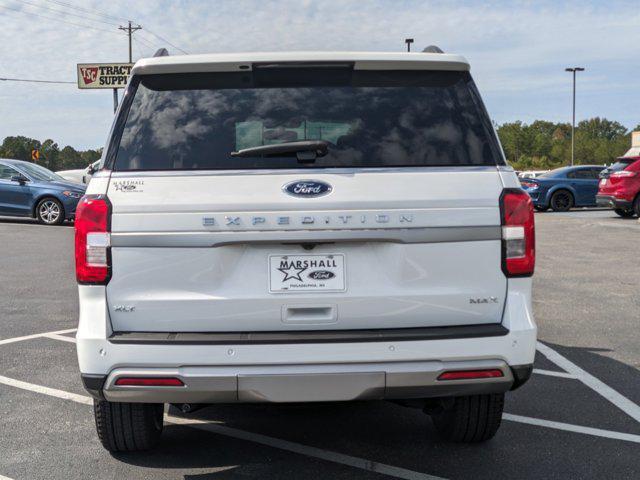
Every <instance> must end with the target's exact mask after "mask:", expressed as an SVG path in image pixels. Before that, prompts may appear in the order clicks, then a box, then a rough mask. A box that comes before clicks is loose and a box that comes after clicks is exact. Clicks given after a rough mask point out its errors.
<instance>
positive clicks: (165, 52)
mask: <svg viewBox="0 0 640 480" xmlns="http://www.w3.org/2000/svg"><path fill="white" fill-rule="evenodd" d="M153 56H154V57H168V56H169V50H167V49H166V48H159V49H158V50H157V51H156V53H154V54H153Z"/></svg>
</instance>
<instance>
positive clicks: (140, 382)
mask: <svg viewBox="0 0 640 480" xmlns="http://www.w3.org/2000/svg"><path fill="white" fill-rule="evenodd" d="M116 385H118V386H123V387H124V386H128V387H184V382H183V381H182V380H180V379H179V378H176V377H120V378H119V379H117V380H116Z"/></svg>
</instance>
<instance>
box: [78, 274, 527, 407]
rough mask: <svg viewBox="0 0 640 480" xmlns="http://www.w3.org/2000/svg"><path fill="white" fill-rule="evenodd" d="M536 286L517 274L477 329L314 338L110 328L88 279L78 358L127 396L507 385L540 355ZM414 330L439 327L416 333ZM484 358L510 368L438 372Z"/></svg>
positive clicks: (98, 291) (486, 363)
mask: <svg viewBox="0 0 640 480" xmlns="http://www.w3.org/2000/svg"><path fill="white" fill-rule="evenodd" d="M530 292H531V278H514V279H509V287H508V293H507V302H506V304H505V308H504V315H503V318H502V324H500V325H496V324H494V325H483V326H481V327H482V328H481V329H480V330H479V331H476V332H473V334H472V335H471V334H470V331H468V329H469V328H471V327H436V328H433V329H429V328H426V329H412V330H414V332H412V335H409V336H407V335H406V330H407V329H399V330H403V331H405V334H403V335H400V334H398V335H394V334H393V332H394V331H393V330H390V331H389V332H387V335H384V336H378V337H376V336H375V335H373V334H372V335H371V336H370V338H367V339H366V340H363V339H359V340H357V339H355V338H353V337H352V336H353V335H354V332H353V331H351V332H346V331H343V332H337V333H339V334H341V335H346V337H344V338H341V339H338V338H329V339H327V338H326V337H332V335H333V333H332V332H330V331H324V332H321V333H320V332H317V331H313V330H308V331H307V332H305V336H306V337H308V338H306V339H304V338H297V339H293V340H292V339H288V340H287V341H282V340H278V338H280V336H282V333H280V334H277V336H278V338H276V339H274V338H270V339H268V338H265V337H269V336H270V335H272V334H266V335H264V334H263V335H255V336H254V338H250V337H251V335H250V334H241V336H240V337H238V338H221V337H219V336H218V335H217V334H205V335H204V337H206V336H207V335H212V336H213V337H214V338H203V337H199V336H198V334H188V335H187V334H170V335H169V336H167V334H150V335H145V334H143V333H138V334H130V336H129V338H128V339H127V338H125V337H127V336H128V335H124V336H123V335H118V334H116V335H114V332H112V331H111V326H110V321H109V317H108V309H107V305H106V293H105V287H103V286H91V285H81V286H80V287H79V293H80V324H79V328H78V333H77V350H78V362H79V365H80V371H81V373H82V375H83V380H84V382H85V386H86V387H87V390H89V392H90V393H91V394H92V395H94V396H95V397H98V398H101V397H102V398H106V399H108V400H111V401H121V402H149V403H160V402H163V403H165V402H166V403H215V402H301V401H337V400H355V399H382V398H389V399H407V398H427V397H439V396H459V395H471V394H478V393H492V392H504V391H507V390H509V389H512V388H515V387H517V386H519V385H521V384H522V383H524V381H526V379H527V378H528V375H529V374H530V371H531V368H530V365H532V364H533V360H534V356H535V347H536V333H537V329H536V325H535V322H534V320H533V315H532V309H531V301H530V298H531V294H530ZM458 328H460V329H461V330H456V329H458ZM415 330H429V331H431V332H437V333H438V334H437V335H431V336H429V335H427V334H425V332H420V335H413V334H414V333H416V332H415ZM454 330H456V331H457V332H458V334H453V333H452V332H453V331H454ZM484 330H486V332H484V333H482V332H483V331H484ZM490 331H493V333H489V332H490ZM365 332H366V331H363V332H362V333H363V334H364V336H367V334H366V333H365ZM460 332H462V333H460ZM265 333H266V332H265ZM289 333H292V334H293V333H294V332H289ZM298 334H300V332H295V334H294V335H298ZM242 335H244V337H243V336H242ZM285 336H286V335H285ZM322 336H324V337H325V338H321V337H322ZM154 337H160V338H154ZM168 337H171V338H168ZM256 338H257V339H258V340H259V341H255V340H256ZM172 339H174V340H175V341H171V340H172ZM127 340H130V341H127ZM485 368H497V369H500V370H501V371H502V372H503V376H502V377H498V378H489V379H475V380H450V381H439V380H437V378H438V376H439V375H440V373H442V372H444V371H446V370H473V369H485ZM122 376H152V377H153V376H155V377H158V376H160V377H166V376H171V377H178V378H180V379H181V380H182V381H183V383H184V387H140V386H118V385H115V382H116V380H117V379H118V378H120V377H122Z"/></svg>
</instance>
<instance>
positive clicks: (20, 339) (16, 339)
mask: <svg viewBox="0 0 640 480" xmlns="http://www.w3.org/2000/svg"><path fill="white" fill-rule="evenodd" d="M77 330H78V329H77V328H69V329H67V330H56V331H55V332H43V333H34V334H33V335H25V336H24V337H14V338H5V339H4V340H0V345H6V344H8V343H15V342H23V341H24V340H31V339H33V338H41V337H45V336H47V335H57V334H61V333H71V332H75V331H77Z"/></svg>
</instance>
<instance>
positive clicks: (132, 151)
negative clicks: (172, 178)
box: [107, 66, 503, 170]
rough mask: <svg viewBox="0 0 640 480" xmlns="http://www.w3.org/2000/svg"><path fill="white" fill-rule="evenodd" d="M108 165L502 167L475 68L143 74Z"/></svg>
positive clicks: (121, 122)
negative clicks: (321, 145) (322, 146)
mask: <svg viewBox="0 0 640 480" xmlns="http://www.w3.org/2000/svg"><path fill="white" fill-rule="evenodd" d="M130 88H131V90H130V92H129V93H132V94H133V100H132V101H130V102H129V105H128V106H127V107H128V108H123V109H121V110H122V111H121V118H120V119H119V120H118V122H117V123H116V128H115V129H114V140H115V141H113V142H112V145H111V146H110V151H109V153H108V156H107V166H110V165H113V169H114V170H192V169H203V170H210V169H212V170H215V169H261V168H262V169H264V168H269V169H271V168H303V167H306V166H312V167H315V168H339V167H403V166H407V167H409V166H458V165H459V166H470V165H471V166H473V165H496V164H502V163H503V160H502V157H501V154H500V150H499V146H498V143H497V140H496V138H495V134H494V132H493V128H492V126H491V123H490V120H489V118H488V116H487V114H486V111H485V109H484V107H483V105H482V102H481V100H480V98H479V95H478V93H477V90H476V88H475V86H474V84H473V81H472V80H471V77H470V76H469V74H468V73H467V72H433V71H431V72H429V71H415V72H406V71H354V70H353V69H351V68H350V67H339V66H336V67H323V68H321V67H305V68H282V67H273V68H267V67H264V68H259V67H256V68H254V70H253V71H250V72H243V73H196V74H171V75H166V74H165V75H148V76H142V77H137V78H134V79H133V81H132V84H131V87H130ZM304 140H322V141H324V142H328V150H327V153H326V155H324V156H319V157H317V158H316V159H315V162H313V163H310V164H309V163H307V164H304V165H301V164H300V163H299V162H298V159H297V158H296V155H295V153H294V154H290V153H284V154H283V153H281V154H269V155H264V154H259V153H257V154H255V155H250V156H242V157H237V156H236V157H234V156H232V155H231V153H232V152H234V151H237V150H242V149H247V148H252V147H257V146H262V145H273V144H278V143H285V142H299V141H304Z"/></svg>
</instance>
